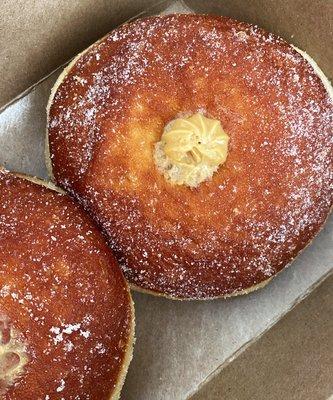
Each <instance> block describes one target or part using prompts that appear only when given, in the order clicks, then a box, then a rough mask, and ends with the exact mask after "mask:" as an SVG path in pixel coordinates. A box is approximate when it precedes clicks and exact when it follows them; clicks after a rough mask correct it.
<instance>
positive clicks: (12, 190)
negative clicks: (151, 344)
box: [0, 171, 133, 400]
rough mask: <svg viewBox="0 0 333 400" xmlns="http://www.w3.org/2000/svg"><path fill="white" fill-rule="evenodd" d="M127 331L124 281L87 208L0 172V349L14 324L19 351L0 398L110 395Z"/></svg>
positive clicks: (129, 319) (98, 398) (127, 344)
mask: <svg viewBox="0 0 333 400" xmlns="http://www.w3.org/2000/svg"><path fill="white" fill-rule="evenodd" d="M132 330H133V314H132V303H131V297H130V294H129V291H128V287H127V284H126V282H125V280H124V278H123V276H122V273H121V271H120V269H119V268H118V266H117V263H116V261H115V259H114V257H113V255H112V253H111V251H110V249H109V248H108V246H107V244H106V243H105V240H104V238H103V236H102V235H101V233H100V232H99V231H98V229H97V228H96V227H95V225H94V224H93V223H92V221H91V220H90V217H89V216H88V215H86V213H85V212H84V211H83V210H82V209H81V207H80V206H79V205H76V204H75V203H74V202H73V201H72V200H71V199H70V198H69V197H68V196H66V195H63V194H60V193H57V192H54V191H52V190H49V189H47V188H45V187H43V186H40V185H36V184H35V183H32V182H30V181H27V180H25V179H22V178H18V177H15V176H14V175H12V174H9V173H8V172H6V171H0V348H1V346H2V344H4V343H7V342H8V341H9V340H10V332H16V336H17V337H19V341H20V347H19V346H16V347H17V348H20V349H21V350H20V351H21V353H22V352H23V353H24V355H25V356H26V357H27V360H28V361H27V363H26V364H25V365H24V367H23V372H22V373H21V374H20V375H19V376H18V377H17V378H16V379H15V381H14V382H13V383H12V384H9V385H8V384H7V383H8V382H7V381H2V380H0V394H1V396H0V397H1V399H4V400H23V399H24V400H36V399H40V400H46V399H66V400H74V399H79V398H80V399H82V400H83V399H91V400H93V399H95V400H102V399H110V398H111V396H112V395H113V393H114V391H115V388H116V389H117V384H118V381H119V380H120V379H123V376H122V375H123V374H124V373H125V372H124V371H123V366H124V363H125V359H126V357H127V353H128V352H131V341H132V339H133V338H132ZM22 348H23V349H24V350H22ZM16 357H17V356H16ZM12 358H13V357H12ZM13 360H14V361H13V362H16V360H15V359H13ZM3 362H4V361H3V359H2V360H0V369H1V371H2V370H3V368H7V366H6V365H4V364H2V363H3ZM112 398H113V397H112Z"/></svg>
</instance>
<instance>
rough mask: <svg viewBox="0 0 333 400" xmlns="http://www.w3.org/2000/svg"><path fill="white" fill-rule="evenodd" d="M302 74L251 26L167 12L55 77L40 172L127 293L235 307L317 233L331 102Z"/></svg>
mask: <svg viewBox="0 0 333 400" xmlns="http://www.w3.org/2000/svg"><path fill="white" fill-rule="evenodd" d="M306 58H308V59H306ZM308 60H309V57H306V56H305V55H304V53H303V54H301V52H300V51H298V50H297V49H296V48H295V47H293V46H292V45H289V44H288V43H286V42H285V41H284V40H283V39H281V38H280V37H277V36H275V35H273V34H271V33H267V32H266V31H264V30H262V29H260V28H258V27H257V26H254V25H251V24H248V23H243V22H238V21H235V20H233V19H230V18H225V17H220V16H209V15H194V14H187V15H181V14H173V15H167V16H155V17H148V18H144V19H138V20H136V21H134V22H131V23H128V24H125V25H122V26H121V27H119V28H118V29H116V30H114V31H112V32H111V33H110V34H108V35H107V36H106V37H104V38H103V39H101V40H100V41H99V42H97V43H95V44H93V45H92V46H91V47H89V48H88V49H87V50H86V51H85V52H83V53H82V54H80V55H79V56H78V57H77V58H75V59H74V61H73V62H72V63H71V64H70V65H69V66H68V67H67V68H66V69H65V71H64V72H63V74H62V75H61V76H60V77H59V79H58V81H57V82H56V84H55V86H54V88H53V90H52V93H51V97H50V101H49V104H48V127H47V147H46V154H47V163H48V165H49V169H50V174H51V176H52V177H53V180H54V181H55V182H56V183H57V184H58V185H59V186H61V187H62V188H63V189H65V190H66V191H67V192H69V193H70V194H71V195H72V196H73V197H74V198H75V199H77V200H78V201H79V202H80V203H81V204H82V205H83V207H84V208H85V209H86V210H87V211H88V212H89V213H90V214H91V215H92V217H93V218H94V219H95V221H96V222H97V224H98V225H99V226H100V227H101V229H102V230H103V232H104V233H105V235H106V237H107V238H108V243H109V245H110V247H111V248H112V250H113V251H114V254H115V256H116V258H117V260H118V262H119V264H120V266H121V268H122V270H123V272H124V274H125V277H126V278H127V280H128V281H129V283H130V284H131V286H132V287H133V288H136V289H138V290H142V291H145V292H148V293H152V294H156V295H164V296H167V297H170V298H173V299H211V298H217V297H227V296H232V295H237V294H243V293H248V292H250V291H251V290H254V289H256V288H258V287H262V286H263V285H264V284H266V283H267V282H269V280H270V279H271V278H272V277H273V276H275V275H276V274H277V273H278V272H279V271H281V270H282V269H283V268H284V267H285V266H286V265H288V264H289V263H290V262H291V261H292V260H293V259H294V258H295V257H296V255H297V254H298V253H299V252H300V251H301V250H302V249H304V248H305V247H306V245H308V244H309V243H310V242H311V241H312V239H313V238H314V236H315V235H316V234H317V233H318V232H319V230H320V228H321V227H322V226H323V224H324V222H325V220H326V219H327V217H328V214H329V211H330V209H331V207H332V184H333V178H332V177H333V170H332V112H333V106H332V90H331V88H330V86H329V83H328V81H327V80H326V81H325V79H324V78H323V76H321V72H319V69H318V67H317V66H316V64H315V63H314V62H313V61H311V62H309V61H308Z"/></svg>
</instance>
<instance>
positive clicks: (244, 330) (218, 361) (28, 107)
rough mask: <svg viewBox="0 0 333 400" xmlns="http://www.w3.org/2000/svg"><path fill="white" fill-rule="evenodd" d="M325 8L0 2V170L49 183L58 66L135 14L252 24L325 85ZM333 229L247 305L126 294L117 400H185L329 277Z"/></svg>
mask: <svg viewBox="0 0 333 400" xmlns="http://www.w3.org/2000/svg"><path fill="white" fill-rule="evenodd" d="M20 3H21V4H20ZM30 3H31V4H30ZM332 6H333V4H332V3H330V2H329V1H315V2H310V1H298V0H297V1H296V0H295V1H291V2H285V1H282V0H281V1H259V0H258V1H240V0H239V1H231V0H230V1H205V2H202V1H187V2H186V3H184V2H180V1H169V2H162V3H158V4H156V2H153V1H148V0H147V1H142V2H136V1H123V2H122V1H102V0H96V1H91V0H83V1H78V0H77V1H72V2H64V1H61V0H53V1H52V2H49V1H46V0H37V1H34V2H29V1H27V2H20V1H19V2H18V3H17V2H15V3H14V2H5V6H4V7H3V15H2V23H3V24H4V28H3V29H2V30H1V32H2V34H3V35H4V38H3V44H2V49H1V52H2V58H1V60H2V62H1V66H0V67H1V80H0V89H1V90H0V96H1V97H0V102H1V105H2V106H3V108H2V111H1V113H0V164H2V165H5V167H7V168H8V169H10V170H16V171H20V172H25V173H27V174H31V175H36V176H38V177H41V178H45V179H48V177H47V172H46V169H45V164H44V158H43V151H44V137H45V125H46V112H45V107H46V103H47V99H48V96H49V94H50V89H51V87H52V85H53V83H54V82H55V80H56V78H57V76H58V75H59V74H60V72H61V68H58V67H59V66H60V65H62V64H64V63H65V62H66V61H68V60H69V59H70V58H72V57H73V56H74V55H75V54H76V53H78V52H79V51H81V50H83V49H84V48H85V47H86V46H88V45H89V44H90V43H92V42H94V41H95V40H96V39H98V38H99V37H101V36H103V35H104V34H105V33H106V32H108V31H110V30H112V29H113V28H114V27H115V26H117V25H119V24H121V23H122V22H124V21H125V20H127V19H129V18H132V17H134V16H135V15H136V14H138V13H140V12H143V14H142V15H146V14H158V13H170V12H200V13H215V14H222V15H228V16H232V17H235V18H237V19H240V20H243V21H248V22H252V23H257V24H259V25H260V26H262V27H264V28H266V29H267V30H269V31H272V32H274V33H277V34H280V35H281V36H283V37H284V38H285V39H286V40H288V41H290V42H292V43H294V44H295V45H297V46H298V47H300V48H301V49H303V50H306V51H307V52H308V53H309V54H310V55H311V56H313V58H315V60H316V61H317V62H318V64H319V66H320V67H321V68H322V69H323V70H324V71H325V73H326V74H327V76H328V77H329V78H330V77H331V76H332V69H331V68H332V46H331V43H332V41H333V37H332V32H331V31H330V30H329V23H330V18H331V17H330V15H332V12H333V9H332ZM149 7H150V8H149ZM330 13H331V14H330ZM13 27H15V28H13ZM57 68H58V69H57ZM52 70H55V71H54V72H53V73H51V72H52ZM43 76H47V77H46V78H43ZM37 81H38V82H39V83H37V84H35V83H36V82H37ZM24 90H26V91H25V93H23V94H21V95H20V93H22V92H23V91H24ZM16 96H17V98H16V99H15V97H16ZM13 99H14V100H13ZM6 103H7V105H6ZM8 103H9V104H8ZM332 226H333V220H332V218H330V219H329V221H328V222H327V224H326V225H325V228H324V229H323V231H322V232H321V233H320V235H319V236H318V237H317V238H316V239H315V241H314V242H313V244H312V245H311V246H310V247H309V248H307V249H306V250H305V251H304V252H303V253H302V254H301V255H300V257H299V258H297V260H296V261H295V262H294V263H293V264H292V266H291V267H289V268H287V269H286V270H285V271H283V272H282V273H281V274H279V276H278V277H276V278H275V279H274V280H273V282H272V283H271V284H270V285H268V286H267V287H266V288H264V289H262V290H260V291H258V292H255V293H252V294H250V295H248V296H245V297H239V298H233V299H229V300H218V301H207V302H175V301H170V300H165V299H162V298H156V297H152V296H147V295H143V294H138V293H133V295H134V301H135V305H136V319H137V327H136V337H137V342H136V346H135V351H134V359H133V362H132V364H131V366H130V369H129V373H128V377H127V380H126V383H125V386H124V389H123V392H122V398H123V399H126V400H185V399H189V398H190V397H191V396H192V395H193V394H194V393H196V392H197V390H198V388H199V387H200V386H202V385H203V384H204V383H205V382H206V381H208V380H209V379H210V378H211V377H212V376H214V375H216V374H218V373H219V372H220V371H221V369H222V368H223V367H224V366H225V365H227V364H228V363H230V362H232V360H233V359H234V358H235V357H236V356H237V355H238V354H239V353H240V352H241V351H244V350H245V351H246V348H247V347H248V346H250V345H251V344H252V343H254V342H255V341H256V340H257V339H258V338H259V337H260V336H261V335H262V334H263V332H265V331H267V330H268V329H269V328H270V327H272V326H273V325H274V324H275V323H276V322H277V321H278V320H279V319H280V318H281V317H282V316H283V315H285V314H286V313H288V311H289V310H290V309H291V308H292V307H293V306H294V305H295V304H296V303H298V302H299V301H300V300H301V299H302V298H304V297H305V296H306V295H307V294H309V293H310V292H311V291H312V290H313V288H314V287H315V286H316V285H318V283H319V282H321V281H322V280H324V279H325V278H326V277H327V275H329V274H330V273H331V272H332V260H333V235H332ZM208 400H209V399H208Z"/></svg>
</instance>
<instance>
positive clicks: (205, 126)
mask: <svg viewBox="0 0 333 400" xmlns="http://www.w3.org/2000/svg"><path fill="white" fill-rule="evenodd" d="M228 142H229V136H228V135H227V134H226V132H225V131H224V130H223V128H222V126H221V123H220V121H218V120H216V119H212V118H207V117H205V116H204V115H203V114H201V113H196V114H193V115H191V116H189V117H186V118H177V119H174V120H173V121H171V122H170V123H169V124H167V125H166V126H165V129H164V132H163V134H162V137H161V140H160V141H159V142H158V143H156V145H155V153H154V158H155V162H156V165H157V167H158V169H159V171H160V172H161V173H162V174H163V175H164V177H165V179H167V180H168V181H169V182H170V183H173V184H176V185H186V186H189V187H191V188H194V187H197V186H198V185H199V184H200V183H201V182H204V181H206V180H208V179H210V178H211V177H212V176H213V174H214V172H216V171H217V170H218V168H219V166H220V165H221V164H223V163H224V162H225V160H226V159H227V155H228Z"/></svg>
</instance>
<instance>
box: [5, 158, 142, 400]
mask: <svg viewBox="0 0 333 400" xmlns="http://www.w3.org/2000/svg"><path fill="white" fill-rule="evenodd" d="M1 171H4V172H8V173H9V174H11V175H13V176H15V177H18V178H21V179H25V180H27V181H30V182H32V183H34V184H36V185H40V186H43V187H45V188H47V189H50V190H52V191H54V192H57V193H59V194H61V195H63V196H68V197H69V198H71V197H70V196H69V195H68V194H67V193H66V192H65V191H64V190H62V189H61V188H59V187H57V186H56V185H54V184H53V183H52V182H49V181H44V180H43V179H40V178H37V177H36V176H30V175H26V174H24V173H21V172H12V171H8V170H7V169H6V168H4V167H3V166H2V165H0V172H1ZM85 212H86V211H85ZM88 215H89V214H88ZM110 251H111V250H110ZM119 269H120V272H121V274H122V275H123V278H124V283H125V286H126V289H127V294H128V297H129V305H130V314H131V318H130V327H129V335H128V339H127V343H126V350H125V355H124V359H123V362H122V364H121V368H120V370H119V374H118V379H117V380H116V383H115V386H114V388H113V390H112V392H111V395H110V396H111V397H109V400H118V399H119V398H120V394H121V390H122V388H123V386H124V383H125V378H126V375H127V372H128V368H129V366H130V363H131V361H132V358H133V350H134V345H135V340H136V338H135V307H134V301H133V298H132V295H131V291H130V285H129V283H128V281H127V280H126V279H125V277H124V274H123V272H122V270H121V268H120V267H119Z"/></svg>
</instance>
